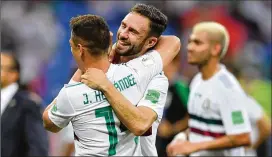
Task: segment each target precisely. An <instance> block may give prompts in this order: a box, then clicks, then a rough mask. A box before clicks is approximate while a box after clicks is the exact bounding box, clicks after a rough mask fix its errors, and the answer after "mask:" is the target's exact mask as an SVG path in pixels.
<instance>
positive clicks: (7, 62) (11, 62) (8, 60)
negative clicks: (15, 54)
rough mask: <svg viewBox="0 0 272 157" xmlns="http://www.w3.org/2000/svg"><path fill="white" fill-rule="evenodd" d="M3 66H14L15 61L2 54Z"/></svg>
mask: <svg viewBox="0 0 272 157" xmlns="http://www.w3.org/2000/svg"><path fill="white" fill-rule="evenodd" d="M1 64H2V65H11V64H13V59H12V57H11V56H10V55H8V54H3V53H1Z"/></svg>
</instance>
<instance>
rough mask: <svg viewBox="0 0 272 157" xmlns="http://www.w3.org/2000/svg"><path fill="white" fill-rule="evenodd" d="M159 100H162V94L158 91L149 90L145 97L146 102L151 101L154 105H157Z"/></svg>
mask: <svg viewBox="0 0 272 157" xmlns="http://www.w3.org/2000/svg"><path fill="white" fill-rule="evenodd" d="M159 98H160V92H159V91H156V90H151V89H149V90H148V92H147V94H146V96H145V100H149V101H151V102H152V103H153V104H156V103H157V102H158V101H159Z"/></svg>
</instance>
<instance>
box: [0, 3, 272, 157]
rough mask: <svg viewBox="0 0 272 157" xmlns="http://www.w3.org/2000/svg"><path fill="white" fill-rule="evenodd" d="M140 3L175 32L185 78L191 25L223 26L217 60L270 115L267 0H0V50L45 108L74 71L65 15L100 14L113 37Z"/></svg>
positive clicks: (190, 74)
mask: <svg viewBox="0 0 272 157" xmlns="http://www.w3.org/2000/svg"><path fill="white" fill-rule="evenodd" d="M140 2H144V3H146V4H152V5H154V6H156V7H158V8H159V9H160V10H162V11H163V12H164V13H165V14H166V15H167V16H168V18H169V25H168V27H167V30H166V31H165V33H164V34H174V35H177V36H179V37H180V39H181V41H182V50H181V56H180V57H181V67H180V71H179V73H180V75H182V76H183V78H184V80H186V81H187V82H189V81H190V79H191V78H192V77H193V75H194V74H195V73H196V72H197V69H196V68H195V67H193V66H190V65H188V64H187V62H186V50H185V48H186V44H187V39H188V35H189V34H188V33H190V30H191V27H192V26H193V25H194V24H195V23H197V22H200V21H207V20H213V21H217V22H219V23H221V24H223V25H224V26H225V27H226V28H227V30H228V31H229V33H230V48H229V51H228V53H227V56H226V58H225V59H224V60H223V62H224V63H225V64H226V65H227V67H229V68H230V69H231V70H232V71H233V72H235V73H236V74H237V77H238V78H239V80H240V81H241V84H242V86H243V87H244V88H245V90H246V91H247V92H248V93H249V94H250V95H252V96H253V97H254V98H255V99H256V100H257V101H258V102H259V103H260V104H261V105H262V106H263V108H264V110H265V112H266V113H267V114H268V115H270V116H271V78H272V77H271V72H272V71H271V47H272V40H271V1H205V2H200V1H85V0H77V1H40V0H33V1H3V2H2V4H1V39H2V40H1V50H2V51H3V50H8V51H11V52H13V53H14V54H15V55H16V56H17V57H18V58H19V61H20V63H21V65H22V73H21V80H22V83H24V84H26V85H27V87H28V88H29V89H30V90H32V91H33V92H36V93H37V94H39V95H40V96H41V97H42V98H43V102H44V103H43V105H44V106H46V105H47V104H48V103H50V102H51V101H52V99H53V98H54V97H55V96H56V95H57V94H58V92H59V90H60V89H61V88H62V86H63V84H64V83H67V82H68V81H69V79H70V77H71V75H72V74H73V72H74V71H75V69H76V64H75V62H74V60H73V58H72V54H71V52H70V46H69V43H68V40H69V38H70V29H69V21H70V18H71V17H73V16H76V15H79V14H87V13H90V14H97V15H101V16H103V17H104V18H105V19H106V20H107V22H108V24H109V26H110V29H111V31H112V32H113V33H114V39H115V38H116V36H115V34H116V32H117V29H118V27H119V25H120V22H121V20H122V19H123V18H124V17H125V15H126V14H127V13H128V11H129V9H130V8H131V7H132V6H133V5H134V4H136V3H140ZM114 41H115V40H114ZM51 151H52V154H54V151H53V150H51Z"/></svg>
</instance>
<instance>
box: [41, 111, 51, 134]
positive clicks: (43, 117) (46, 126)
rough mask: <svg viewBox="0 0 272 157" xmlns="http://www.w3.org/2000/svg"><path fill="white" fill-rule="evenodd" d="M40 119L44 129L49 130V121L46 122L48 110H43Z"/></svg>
mask: <svg viewBox="0 0 272 157" xmlns="http://www.w3.org/2000/svg"><path fill="white" fill-rule="evenodd" d="M42 119H43V127H44V128H45V129H46V130H49V128H50V126H49V123H48V119H49V117H48V112H47V111H44V112H43V116H42Z"/></svg>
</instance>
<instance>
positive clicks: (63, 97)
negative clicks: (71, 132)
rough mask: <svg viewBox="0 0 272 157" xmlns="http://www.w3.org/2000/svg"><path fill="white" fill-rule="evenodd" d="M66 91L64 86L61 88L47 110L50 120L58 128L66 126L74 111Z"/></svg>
mask: <svg viewBox="0 0 272 157" xmlns="http://www.w3.org/2000/svg"><path fill="white" fill-rule="evenodd" d="M66 92H67V91H66V90H65V87H64V88H62V89H61V91H60V92H59V95H58V96H57V98H56V102H55V104H54V105H53V106H52V107H51V108H50V110H49V112H48V114H49V118H50V120H51V121H52V122H53V123H54V124H55V125H57V126H58V127H60V128H64V127H66V126H67V125H68V124H69V122H70V121H71V119H72V118H73V115H74V113H75V111H74V109H73V107H72V104H71V103H70V101H69V98H68V96H67V93H66Z"/></svg>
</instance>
